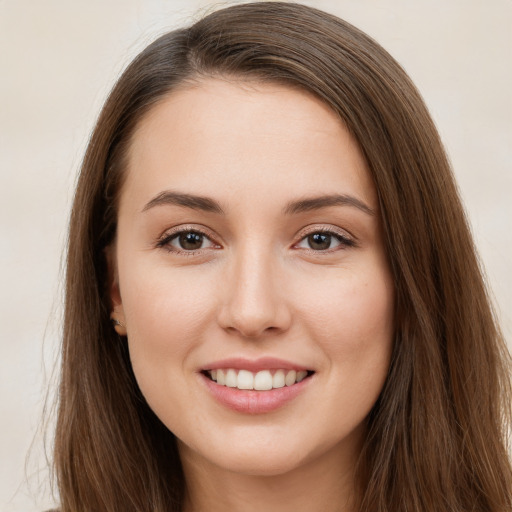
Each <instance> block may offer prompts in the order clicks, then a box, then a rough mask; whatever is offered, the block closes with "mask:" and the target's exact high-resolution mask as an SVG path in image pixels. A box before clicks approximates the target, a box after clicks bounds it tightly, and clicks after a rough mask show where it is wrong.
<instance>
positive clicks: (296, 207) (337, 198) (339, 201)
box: [284, 194, 375, 215]
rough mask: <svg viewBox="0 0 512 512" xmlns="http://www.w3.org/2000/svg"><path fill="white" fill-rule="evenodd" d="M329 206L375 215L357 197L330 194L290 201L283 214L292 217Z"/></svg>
mask: <svg viewBox="0 0 512 512" xmlns="http://www.w3.org/2000/svg"><path fill="white" fill-rule="evenodd" d="M329 206H352V207H354V208H357V209H359V210H361V211H363V212H364V213H367V214H368V215H375V211H374V210H372V209H371V208H370V207H369V206H368V205H367V204H366V203H364V202H363V201H361V200H360V199H357V197H354V196H350V195H347V194H330V195H323V196H318V197H309V198H308V197H307V198H304V199H300V200H298V201H290V202H289V203H288V204H287V205H286V207H285V209H284V213H285V214H287V215H293V214H297V213H302V212H309V211H311V210H319V209H321V208H328V207H329Z"/></svg>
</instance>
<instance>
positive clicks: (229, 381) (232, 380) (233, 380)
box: [226, 368, 238, 388]
mask: <svg viewBox="0 0 512 512" xmlns="http://www.w3.org/2000/svg"><path fill="white" fill-rule="evenodd" d="M237 385H238V379H237V376H236V372H235V370H233V368H230V369H229V370H228V371H227V372H226V386H228V387H229V388H236V387H237Z"/></svg>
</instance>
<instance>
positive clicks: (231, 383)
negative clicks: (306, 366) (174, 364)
mask: <svg viewBox="0 0 512 512" xmlns="http://www.w3.org/2000/svg"><path fill="white" fill-rule="evenodd" d="M208 373H209V374H210V377H211V378H212V380H214V381H216V382H217V384H219V385H221V386H227V387H230V388H238V389H255V390H257V391H268V390H269V389H277V388H282V387H284V386H285V385H286V386H293V384H295V383H297V382H301V381H303V380H304V379H305V378H306V377H307V375H308V372H307V371H306V370H299V371H296V370H288V371H286V370H275V372H274V375H272V373H271V371H270V370H261V371H259V372H257V373H252V372H250V371H248V370H235V369H233V368H226V369H223V370H221V369H219V370H210V371H209V372H208Z"/></svg>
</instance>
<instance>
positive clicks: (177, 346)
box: [121, 267, 213, 371]
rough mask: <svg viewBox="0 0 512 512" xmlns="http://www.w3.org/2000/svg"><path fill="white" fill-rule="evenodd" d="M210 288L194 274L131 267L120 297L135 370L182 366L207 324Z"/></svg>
mask: <svg viewBox="0 0 512 512" xmlns="http://www.w3.org/2000/svg"><path fill="white" fill-rule="evenodd" d="M211 284H212V283H211V280H208V279H205V278H204V276H202V278H200V276H198V275H194V273H193V272H188V271H183V270H179V269H178V270H176V269H170V268H165V267H161V268H156V269H151V268H150V269H149V271H144V269H143V268H141V269H137V268H133V267H132V269H131V272H130V273H127V278H126V280H125V281H124V282H123V284H122V290H121V296H122V301H123V307H124V311H125V315H126V318H127V323H128V325H127V326H128V334H129V336H128V340H129V345H130V354H131V357H132V364H133V366H134V371H137V369H139V368H140V369H142V368H146V369H147V371H158V368H161V367H163V366H164V362H165V364H167V365H168V364H169V362H174V364H176V365H177V364H186V356H187V354H188V353H189V352H191V351H192V350H193V349H194V347H195V346H196V345H198V344H200V343H201V336H202V335H203V334H204V331H205V330H206V328H207V327H206V326H207V325H208V324H209V322H210V321H211V319H210V317H209V314H210V313H209V312H211V310H212V308H211V302H212V300H213V295H212V286H211Z"/></svg>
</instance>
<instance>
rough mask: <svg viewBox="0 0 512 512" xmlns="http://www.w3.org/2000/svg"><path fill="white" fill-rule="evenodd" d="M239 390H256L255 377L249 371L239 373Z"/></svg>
mask: <svg viewBox="0 0 512 512" xmlns="http://www.w3.org/2000/svg"><path fill="white" fill-rule="evenodd" d="M238 389H254V375H253V374H252V373H251V372H248V371H247V370H240V371H239V372H238Z"/></svg>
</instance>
